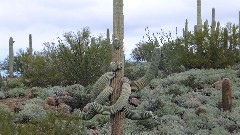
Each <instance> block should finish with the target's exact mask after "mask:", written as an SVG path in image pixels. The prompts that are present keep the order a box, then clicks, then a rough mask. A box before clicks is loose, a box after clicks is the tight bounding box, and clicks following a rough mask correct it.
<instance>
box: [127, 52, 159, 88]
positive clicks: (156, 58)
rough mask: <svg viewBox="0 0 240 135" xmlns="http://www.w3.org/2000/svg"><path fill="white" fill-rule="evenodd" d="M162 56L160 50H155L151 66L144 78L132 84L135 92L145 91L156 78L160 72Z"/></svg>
mask: <svg viewBox="0 0 240 135" xmlns="http://www.w3.org/2000/svg"><path fill="white" fill-rule="evenodd" d="M160 56H161V50H160V48H155V49H154V50H153V53H152V58H151V64H150V66H149V67H148V70H147V72H146V74H145V75H144V76H143V77H142V78H140V79H138V80H136V81H132V82H131V88H132V90H133V91H135V90H141V89H143V88H144V87H145V86H147V85H148V84H149V83H150V82H151V80H152V79H153V78H154V77H155V75H156V73H157V71H158V65H159V62H160Z"/></svg>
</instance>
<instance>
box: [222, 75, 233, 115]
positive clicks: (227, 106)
mask: <svg viewBox="0 0 240 135" xmlns="http://www.w3.org/2000/svg"><path fill="white" fill-rule="evenodd" d="M222 107H223V111H230V110H231V108H232V88H231V82H230V79H229V78H223V81H222Z"/></svg>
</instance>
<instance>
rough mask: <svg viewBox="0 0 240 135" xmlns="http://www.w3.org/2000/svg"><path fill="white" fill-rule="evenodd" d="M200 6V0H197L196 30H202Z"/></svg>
mask: <svg viewBox="0 0 240 135" xmlns="http://www.w3.org/2000/svg"><path fill="white" fill-rule="evenodd" d="M201 8H202V6H201V0H197V31H199V30H202V9H201Z"/></svg>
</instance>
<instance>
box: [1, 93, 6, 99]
mask: <svg viewBox="0 0 240 135" xmlns="http://www.w3.org/2000/svg"><path fill="white" fill-rule="evenodd" d="M4 98H6V96H5V93H3V92H2V91H0V99H4Z"/></svg>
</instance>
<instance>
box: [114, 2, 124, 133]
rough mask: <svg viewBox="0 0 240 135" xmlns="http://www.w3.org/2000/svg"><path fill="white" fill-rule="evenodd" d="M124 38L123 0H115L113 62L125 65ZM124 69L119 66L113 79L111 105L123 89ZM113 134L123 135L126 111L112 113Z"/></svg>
mask: <svg viewBox="0 0 240 135" xmlns="http://www.w3.org/2000/svg"><path fill="white" fill-rule="evenodd" d="M123 38H124V16H123V0H113V50H112V62H116V63H117V64H118V65H122V67H124V65H123V64H124V53H123ZM123 75H124V70H123V68H119V69H118V70H117V71H116V77H115V78H114V79H113V80H112V81H111V86H112V87H113V94H112V96H111V105H113V104H115V103H116V102H117V99H118V98H119V96H120V94H121V90H122V86H121V79H122V78H123ZM111 123H112V135H123V130H124V112H123V111H119V112H117V113H115V114H113V115H111Z"/></svg>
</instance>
